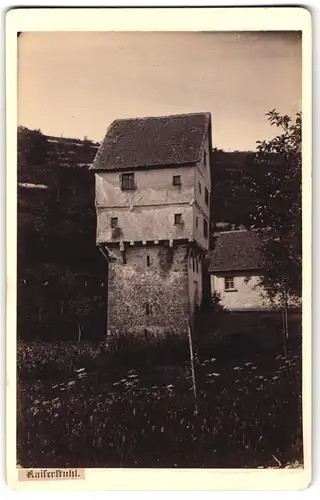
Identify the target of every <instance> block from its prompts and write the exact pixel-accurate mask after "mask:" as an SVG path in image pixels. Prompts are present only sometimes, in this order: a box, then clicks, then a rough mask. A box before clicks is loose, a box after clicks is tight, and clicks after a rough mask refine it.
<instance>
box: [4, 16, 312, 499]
mask: <svg viewBox="0 0 320 500" xmlns="http://www.w3.org/2000/svg"><path fill="white" fill-rule="evenodd" d="M262 30H267V31H286V30H287V31H294V30H299V31H302V113H303V171H302V185H303V440H304V467H303V468H301V469H86V479H85V480H84V481H82V480H79V481H61V480H59V481H58V480H57V481H50V482H47V481H44V482H38V481H37V482H34V481H32V482H31V481H30V482H19V481H18V479H17V476H18V474H17V463H16V341H17V333H16V327H17V285H16V280H17V32H19V31H21V32H26V31H262ZM311 104H312V36H311V15H310V12H309V11H308V10H307V9H305V8H302V7H293V8H290V7H251V8H247V7H243V8H238V7H236V8H232V9H230V8H170V10H169V9H168V8H166V7H163V8H112V9H109V8H105V9H101V8H99V9H94V8H86V9H77V8H70V9H68V8H66V9H59V8H43V9H42V8H38V9H32V8H28V9H12V10H10V11H8V13H7V15H6V109H7V111H6V132H7V134H6V135H7V144H6V147H7V156H6V163H7V165H6V190H7V193H6V194H7V196H6V224H7V234H6V251H7V311H6V313H7V341H6V361H7V366H6V388H7V391H6V459H7V481H8V485H9V487H10V488H12V489H15V490H24V491H35V490H48V489H50V491H62V490H63V491H68V490H77V491H80V490H81V491H83V490H90V491H94V490H123V491H124V490H184V491H185V490H198V491H200V490H241V489H245V490H250V489H251V490H297V489H305V488H306V487H308V485H309V484H310V481H311V426H312V404H311V373H312V354H311V352H312V350H311V342H312V339H311V297H312V295H311V291H312V289H311V265H312V264H311V262H312V258H311V226H312V210H311V207H312V186H311V158H312V107H311Z"/></svg>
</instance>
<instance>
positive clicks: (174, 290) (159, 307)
mask: <svg viewBox="0 0 320 500" xmlns="http://www.w3.org/2000/svg"><path fill="white" fill-rule="evenodd" d="M112 251H113V252H114V253H115V254H116V255H117V257H118V260H117V261H116V262H112V263H110V264H109V284H108V332H109V334H111V335H114V334H145V333H148V334H155V335H165V334H168V333H183V332H187V329H188V322H189V299H188V297H189V293H188V253H187V252H188V247H187V245H179V246H173V247H172V248H170V247H169V246H164V245H162V244H160V245H153V246H151V247H148V246H133V247H129V248H128V249H127V250H126V252H125V263H124V262H123V258H122V257H123V256H122V254H121V252H120V250H119V249H116V250H114V249H112Z"/></svg>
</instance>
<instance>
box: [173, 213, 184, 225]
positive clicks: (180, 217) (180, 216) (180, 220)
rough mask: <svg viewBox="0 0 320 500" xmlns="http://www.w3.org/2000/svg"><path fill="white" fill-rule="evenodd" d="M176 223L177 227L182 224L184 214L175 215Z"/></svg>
mask: <svg viewBox="0 0 320 500" xmlns="http://www.w3.org/2000/svg"><path fill="white" fill-rule="evenodd" d="M174 223H175V225H176V226H177V225H179V224H181V223H182V214H174Z"/></svg>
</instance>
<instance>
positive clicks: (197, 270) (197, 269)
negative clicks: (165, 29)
mask: <svg viewBox="0 0 320 500" xmlns="http://www.w3.org/2000/svg"><path fill="white" fill-rule="evenodd" d="M196 272H197V273H198V272H199V268H198V258H197V257H196Z"/></svg>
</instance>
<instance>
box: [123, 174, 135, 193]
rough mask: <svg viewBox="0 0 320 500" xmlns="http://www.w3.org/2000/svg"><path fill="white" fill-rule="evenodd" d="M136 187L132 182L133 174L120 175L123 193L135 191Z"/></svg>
mask: <svg viewBox="0 0 320 500" xmlns="http://www.w3.org/2000/svg"><path fill="white" fill-rule="evenodd" d="M135 188H136V185H135V182H134V174H133V173H130V174H121V189H122V190H123V191H128V190H130V189H135Z"/></svg>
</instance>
